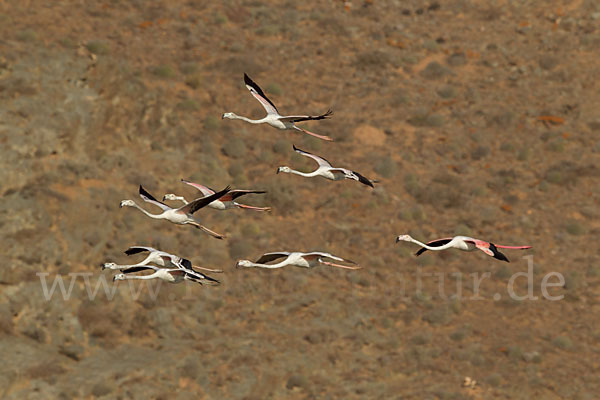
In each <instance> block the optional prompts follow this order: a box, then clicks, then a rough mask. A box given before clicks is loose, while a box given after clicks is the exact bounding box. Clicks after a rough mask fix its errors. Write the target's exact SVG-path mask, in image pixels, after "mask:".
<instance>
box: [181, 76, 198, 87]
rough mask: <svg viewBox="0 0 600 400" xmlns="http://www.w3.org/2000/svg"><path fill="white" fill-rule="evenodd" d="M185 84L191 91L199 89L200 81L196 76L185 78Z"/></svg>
mask: <svg viewBox="0 0 600 400" xmlns="http://www.w3.org/2000/svg"><path fill="white" fill-rule="evenodd" d="M185 84H186V85H188V86H189V87H191V88H192V89H198V88H199V87H200V84H201V81H200V78H199V77H198V76H197V75H193V76H188V77H186V78H185Z"/></svg>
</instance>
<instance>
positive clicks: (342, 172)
mask: <svg viewBox="0 0 600 400" xmlns="http://www.w3.org/2000/svg"><path fill="white" fill-rule="evenodd" d="M292 146H293V148H294V151H295V152H296V153H298V154H301V155H303V156H305V157H310V158H312V159H313V160H315V161H316V162H317V163H318V164H319V168H317V169H316V170H314V171H313V172H310V173H304V172H300V171H296V170H294V169H291V168H290V167H279V168H277V173H280V172H285V173H288V174H296V175H300V176H305V177H307V178H310V177H313V176H322V177H323V178H326V179H330V180H332V181H340V180H343V179H353V180H355V181H359V182H360V183H364V184H365V185H367V186H371V187H374V186H373V183H376V182H377V181H372V180H370V179H368V178H365V177H364V176H362V175H361V174H359V173H358V172H356V171H351V170H349V169H346V168H333V167H332V166H331V164H330V163H329V161H327V160H326V159H324V158H322V157H319V156H315V155H314V154H311V153H309V152H307V151H304V150H300V149H299V148H297V147H296V146H295V145H292Z"/></svg>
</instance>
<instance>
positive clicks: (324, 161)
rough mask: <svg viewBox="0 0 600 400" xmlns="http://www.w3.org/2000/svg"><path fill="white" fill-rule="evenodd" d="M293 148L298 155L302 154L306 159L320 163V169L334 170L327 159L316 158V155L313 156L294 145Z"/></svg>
mask: <svg viewBox="0 0 600 400" xmlns="http://www.w3.org/2000/svg"><path fill="white" fill-rule="evenodd" d="M292 146H293V147H294V151H295V152H296V153H298V154H301V155H303V156H305V157H309V158H312V159H313V160H315V161H316V162H317V163H319V167H327V168H333V167H332V165H331V163H330V162H329V161H327V160H326V159H324V158H323V157H319V156H315V155H314V154H311V153H309V152H308V151H304V150H300V149H299V148H297V147H296V145H292Z"/></svg>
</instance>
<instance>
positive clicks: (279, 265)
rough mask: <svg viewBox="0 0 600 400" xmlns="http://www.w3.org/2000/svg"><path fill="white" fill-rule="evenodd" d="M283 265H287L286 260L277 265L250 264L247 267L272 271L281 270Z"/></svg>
mask: <svg viewBox="0 0 600 400" xmlns="http://www.w3.org/2000/svg"><path fill="white" fill-rule="evenodd" d="M285 265H287V260H283V261H282V262H278V263H277V264H257V263H253V262H251V263H250V265H248V267H254V268H270V269H273V268H281V267H283V266H285Z"/></svg>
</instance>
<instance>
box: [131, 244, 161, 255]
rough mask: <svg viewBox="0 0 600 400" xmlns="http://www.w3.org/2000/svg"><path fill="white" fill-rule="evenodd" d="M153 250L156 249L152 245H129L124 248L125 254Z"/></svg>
mask: <svg viewBox="0 0 600 400" xmlns="http://www.w3.org/2000/svg"><path fill="white" fill-rule="evenodd" d="M147 251H148V252H150V253H152V252H154V251H158V250H156V249H155V248H154V247H146V246H131V247H130V248H128V249H127V250H125V254H127V255H128V256H130V255H132V254H138V253H145V252H147Z"/></svg>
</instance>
